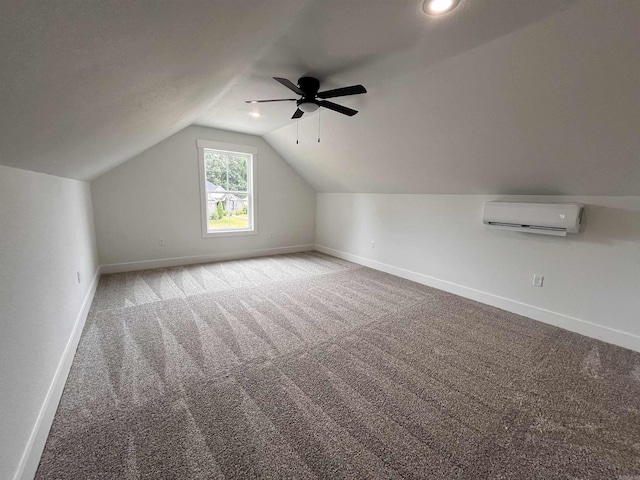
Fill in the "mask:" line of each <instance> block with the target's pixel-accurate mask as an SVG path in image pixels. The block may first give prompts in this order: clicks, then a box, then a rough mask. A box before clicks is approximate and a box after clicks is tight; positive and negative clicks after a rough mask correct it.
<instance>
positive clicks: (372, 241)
mask: <svg viewBox="0 0 640 480" xmlns="http://www.w3.org/2000/svg"><path fill="white" fill-rule="evenodd" d="M371 248H376V241H375V240H371Z"/></svg>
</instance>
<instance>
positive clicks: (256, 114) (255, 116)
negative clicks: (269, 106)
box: [249, 112, 261, 118]
mask: <svg viewBox="0 0 640 480" xmlns="http://www.w3.org/2000/svg"><path fill="white" fill-rule="evenodd" d="M249 115H251V116H252V117H253V118H258V117H259V116H261V114H259V113H258V112H251V113H250V114H249Z"/></svg>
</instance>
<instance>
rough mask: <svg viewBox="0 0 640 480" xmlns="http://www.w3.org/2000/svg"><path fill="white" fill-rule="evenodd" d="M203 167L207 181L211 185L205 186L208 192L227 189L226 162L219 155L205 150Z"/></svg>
mask: <svg viewBox="0 0 640 480" xmlns="http://www.w3.org/2000/svg"><path fill="white" fill-rule="evenodd" d="M204 166H205V172H206V174H207V181H208V182H210V183H211V184H212V185H207V187H209V188H208V190H212V189H213V190H215V187H219V188H220V189H222V190H226V189H227V162H226V160H225V159H224V158H223V157H222V155H220V154H219V153H215V152H212V151H207V150H205V154H204Z"/></svg>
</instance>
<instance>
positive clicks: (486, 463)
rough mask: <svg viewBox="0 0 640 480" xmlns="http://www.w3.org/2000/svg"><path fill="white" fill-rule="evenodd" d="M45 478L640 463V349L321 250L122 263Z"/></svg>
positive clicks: (629, 474)
mask: <svg viewBox="0 0 640 480" xmlns="http://www.w3.org/2000/svg"><path fill="white" fill-rule="evenodd" d="M37 478H39V479H45V478H73V479H76V478H123V479H128V478H153V479H160V478H175V479H178V478H366V479H377V478H385V479H387V478H388V479H391V478H469V479H479V478H518V479H524V478H585V479H586V478H593V479H603V478H618V479H623V478H626V479H640V354H637V353H634V352H631V351H628V350H625V349H622V348H618V347H614V346H611V345H608V344H605V343H602V342H599V341H596V340H592V339H588V338H586V337H582V336H580V335H576V334H572V333H569V332H566V331H563V330H560V329H557V328H554V327H551V326H548V325H545V324H542V323H539V322H535V321H533V320H529V319H526V318H523V317H519V316H517V315H513V314H510V313H507V312H505V311H502V310H499V309H496V308H492V307H488V306H486V305H482V304H479V303H476V302H473V301H470V300H466V299H463V298H460V297H457V296H455V295H451V294H448V293H445V292H442V291H439V290H435V289H432V288H428V287H425V286H422V285H419V284H416V283H413V282H409V281H406V280H403V279H400V278H397V277H394V276H391V275H387V274H384V273H381V272H377V271H374V270H370V269H367V268H363V267H359V266H357V265H354V264H351V263H349V262H345V261H342V260H338V259H336V258H333V257H329V256H326V255H322V254H319V253H315V252H308V253H300V254H293V255H282V256H276V257H265V258H258V259H251V260H242V261H232V262H220V263H211V264H203V265H195V266H189V267H176V268H167V269H159V270H150V271H144V272H134V273H125V274H115V275H106V276H103V277H102V278H101V280H100V284H99V286H98V290H97V292H96V296H95V299H94V302H93V305H92V308H91V311H90V314H89V318H88V320H87V324H86V326H85V329H84V332H83V335H82V339H81V341H80V345H79V348H78V351H77V353H76V357H75V360H74V363H73V367H72V369H71V373H70V376H69V379H68V381H67V385H66V387H65V390H64V394H63V397H62V401H61V404H60V406H59V408H58V412H57V414H56V417H55V421H54V424H53V428H52V430H51V433H50V435H49V439H48V441H47V445H46V448H45V451H44V454H43V456H42V459H41V462H40V467H39V470H38V473H37Z"/></svg>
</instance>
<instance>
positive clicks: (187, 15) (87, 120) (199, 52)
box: [0, 0, 305, 180]
mask: <svg viewBox="0 0 640 480" xmlns="http://www.w3.org/2000/svg"><path fill="white" fill-rule="evenodd" d="M304 4H305V2H303V1H300V0H268V1H265V0H234V1H232V0H228V1H227V0H223V1H205V0H169V1H155V0H140V1H133V0H123V1H118V2H113V1H71V0H66V1H65V0H56V1H25V0H9V1H4V2H2V7H1V8H0V163H2V164H4V165H9V166H14V167H18V168H23V169H27V170H35V171H40V172H45V173H50V174H53V175H58V176H63V177H70V178H77V179H83V180H90V179H92V178H95V177H96V176H98V175H100V174H101V173H103V172H105V171H107V170H109V169H111V168H113V167H114V166H116V165H118V164H119V163H121V162H123V161H125V160H128V159H129V158H131V157H132V156H134V155H135V154H137V153H140V152H141V151H142V150H144V149H146V148H148V147H150V146H152V145H154V144H155V143H157V142H159V141H161V140H163V139H165V138H166V137H168V136H169V135H171V134H173V133H175V132H177V131H178V130H181V129H182V128H184V127H186V126H188V125H190V124H191V123H193V121H194V119H195V118H196V116H197V114H198V113H199V112H200V110H201V109H202V108H203V107H206V106H207V105H208V104H210V103H211V102H213V101H215V100H216V98H217V97H218V96H219V95H221V94H222V93H224V90H225V88H226V86H227V85H228V84H229V83H230V82H231V80H232V79H233V77H234V76H235V75H237V74H238V72H241V71H243V70H244V69H245V68H247V67H248V66H249V65H250V64H251V62H252V61H253V60H254V59H255V58H256V57H257V56H258V54H259V52H260V51H261V49H263V48H264V46H265V44H267V43H268V42H269V41H271V40H272V39H273V38H278V37H279V36H280V35H281V34H282V32H283V31H286V30H287V29H288V28H289V26H290V23H291V22H292V21H293V20H294V19H295V17H296V15H297V13H298V11H299V10H300V9H301V8H303V7H304Z"/></svg>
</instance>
